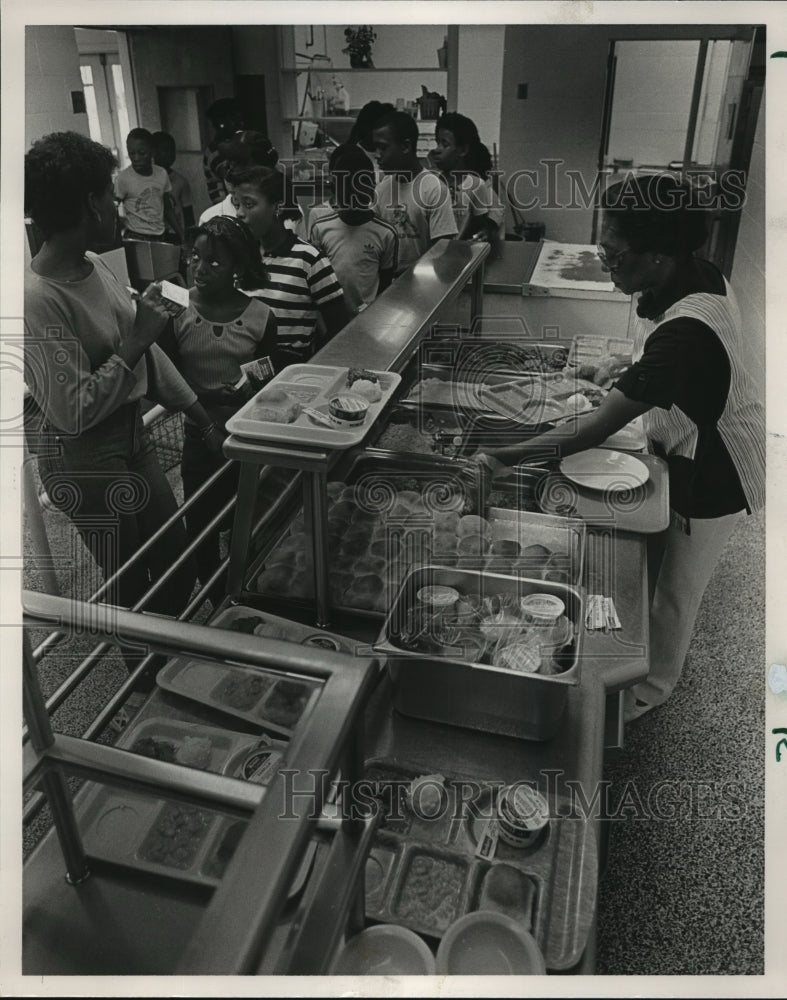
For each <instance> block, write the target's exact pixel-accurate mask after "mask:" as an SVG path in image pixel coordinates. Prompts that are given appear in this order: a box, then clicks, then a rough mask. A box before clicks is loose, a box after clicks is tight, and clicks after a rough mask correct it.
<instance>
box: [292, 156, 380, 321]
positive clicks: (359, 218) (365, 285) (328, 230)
mask: <svg viewBox="0 0 787 1000" xmlns="http://www.w3.org/2000/svg"><path fill="white" fill-rule="evenodd" d="M328 168H329V170H330V176H331V181H332V184H333V192H334V193H333V203H334V206H335V207H332V208H331V209H330V210H329V211H321V212H320V213H319V214H318V215H317V217H316V219H314V221H312V223H311V227H310V229H309V242H310V243H312V244H313V245H314V246H315V247H317V249H318V250H322V252H323V253H324V254H325V255H326V256H327V257H328V258H329V260H330V262H331V263H332V264H333V269H334V271H335V272H336V277H337V278H338V280H339V284H340V285H341V286H342V288H343V289H344V298H345V301H346V302H347V305H348V306H349V308H350V309H351V310H352V311H353V312H354V313H358V312H360V311H361V310H362V309H365V308H366V306H368V305H369V304H370V303H371V302H373V301H374V299H375V298H376V297H377V295H379V293H380V292H383V291H385V289H386V288H387V287H388V286H389V285H390V284H391V282H392V281H393V276H394V272H395V270H396V265H397V258H398V252H399V239H398V237H397V235H396V230H395V229H394V228H393V226H391V225H390V224H389V223H387V222H385V221H384V220H383V219H380V218H378V217H377V216H376V215H375V213H374V211H373V210H372V209H371V207H370V206H371V203H372V199H373V196H374V170H373V169H372V167H371V165H370V163H369V157H368V156H367V154H366V153H365V152H364V151H363V150H362V149H360V148H359V147H358V146H356V145H355V144H352V145H351V144H349V143H348V144H347V145H346V146H339V147H338V148H337V149H335V150H334V151H333V153H332V154H331V158H330V160H329V161H328ZM317 207H318V208H320V209H322V207H323V206H317Z"/></svg>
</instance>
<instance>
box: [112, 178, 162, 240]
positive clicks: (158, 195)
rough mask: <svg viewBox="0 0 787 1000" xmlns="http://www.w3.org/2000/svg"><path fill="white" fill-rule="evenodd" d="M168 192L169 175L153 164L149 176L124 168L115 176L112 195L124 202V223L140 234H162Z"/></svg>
mask: <svg viewBox="0 0 787 1000" xmlns="http://www.w3.org/2000/svg"><path fill="white" fill-rule="evenodd" d="M171 192H172V184H171V183H170V180H169V174H168V173H167V171H166V170H165V169H164V168H163V167H157V166H155V164H154V166H153V168H152V173H151V174H150V175H149V176H147V175H145V174H138V173H137V172H136V170H134V168H133V167H126V168H125V170H121V171H120V173H119V174H118V175H117V177H116V179H115V194H116V195H117V197H118V198H119V199H120V200H121V201H122V203H123V211H124V212H125V213H126V225H127V226H128V228H129V229H133V231H134V232H135V233H139V234H140V235H143V236H161V235H163V233H164V195H165V194H170V193H171Z"/></svg>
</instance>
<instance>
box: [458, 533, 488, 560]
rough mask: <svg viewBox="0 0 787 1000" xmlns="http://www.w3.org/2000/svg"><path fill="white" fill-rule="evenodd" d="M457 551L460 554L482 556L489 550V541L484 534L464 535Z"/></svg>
mask: <svg viewBox="0 0 787 1000" xmlns="http://www.w3.org/2000/svg"><path fill="white" fill-rule="evenodd" d="M456 551H457V553H458V554H459V555H460V556H475V555H478V556H482V555H485V554H486V553H487V552H488V551H489V541H488V540H487V539H486V538H485V537H484V536H483V535H470V534H467V535H462V537H461V538H460V539H459V541H458V543H457V546H456Z"/></svg>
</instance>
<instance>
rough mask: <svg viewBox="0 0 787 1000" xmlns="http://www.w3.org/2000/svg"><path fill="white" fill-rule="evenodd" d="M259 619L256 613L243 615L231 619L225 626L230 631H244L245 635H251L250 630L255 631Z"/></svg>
mask: <svg viewBox="0 0 787 1000" xmlns="http://www.w3.org/2000/svg"><path fill="white" fill-rule="evenodd" d="M261 621H262V619H261V618H259V617H258V616H257V615H244V616H243V617H242V618H236V619H235V620H234V621H231V622H230V623H229V624H228V625H227V626H226V627H227V628H228V629H230V630H231V631H232V632H245V633H246V634H247V635H251V634H252V632H254V631H256V629H257V626H258V625H259V624H260V622H261Z"/></svg>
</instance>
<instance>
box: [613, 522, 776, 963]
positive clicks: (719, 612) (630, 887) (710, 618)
mask: <svg viewBox="0 0 787 1000" xmlns="http://www.w3.org/2000/svg"><path fill="white" fill-rule="evenodd" d="M764 535H765V518H764V516H762V515H759V516H755V517H752V518H747V519H746V521H745V522H744V523H743V524H741V525H740V527H739V528H738V529H737V530H736V533H735V535H734V536H733V538H732V539H731V541H730V544H729V546H728V548H727V550H726V552H725V553H724V556H723V558H722V561H721V563H720V564H719V566H718V567H717V570H716V572H715V574H714V576H713V578H712V580H711V582H710V585H709V587H708V590H707V592H706V594H705V598H704V600H703V603H702V607H701V609H700V613H699V617H698V620H697V625H696V629H695V634H694V639H693V641H692V644H691V648H690V650H689V655H688V658H687V661H686V665H685V668H684V671H683V676H682V677H681V681H680V684H679V686H678V688H677V689H676V691H675V692H674V694H673V696H672V698H671V699H670V700H669V701H668V702H667V703H666V704H665V705H664V706H662V707H661V708H659V709H655V710H654V711H653V712H651V713H649V714H647V715H645V716H643V717H642V718H641V719H639V720H637V721H636V722H633V723H631V724H630V725H629V726H627V727H626V747H625V750H624V752H623V754H622V755H621V756H620V757H619V758H618V759H616V760H615V761H614V762H613V763H612V764H611V766H610V767H609V769H608V773H607V775H606V777H607V778H609V779H610V780H611V781H612V789H611V795H610V798H611V801H612V804H613V809H615V808H616V807H617V808H618V811H619V813H620V818H618V819H616V820H614V821H613V822H612V823H611V829H610V844H609V862H608V867H607V872H606V875H605V877H604V879H603V881H602V884H601V888H600V901H599V910H598V927H599V932H598V956H597V972H598V973H599V974H606V975H616V974H617V975H624V974H648V975H659V974H670V975H688V974H704V975H713V974H719V975H739V974H751V975H756V974H761V973H762V971H763V928H764V917H763V892H764V888H763V883H764V865H763V807H764V801H763V796H764V771H763V768H764V764H763V762H764V752H763V734H764V712H765V708H764V705H765V701H764V696H765V687H764V680H765V678H764V665H765V649H764V642H765V632H764V629H765V540H764ZM629 782H631V783H632V784H631V785H628V784H627V783H629ZM661 782H669V785H660V784H659V783H661ZM624 803H625V804H626V805H627V806H628V805H629V804H631V807H630V808H625V809H624V808H623V804H624ZM640 803H641V805H640ZM649 807H650V808H649ZM645 814H647V815H648V817H649V818H638V817H642V816H643V815H645ZM673 817H674V818H673Z"/></svg>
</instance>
